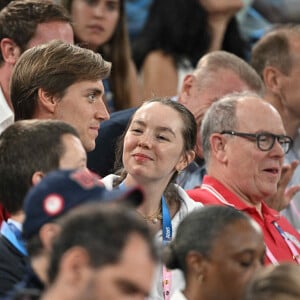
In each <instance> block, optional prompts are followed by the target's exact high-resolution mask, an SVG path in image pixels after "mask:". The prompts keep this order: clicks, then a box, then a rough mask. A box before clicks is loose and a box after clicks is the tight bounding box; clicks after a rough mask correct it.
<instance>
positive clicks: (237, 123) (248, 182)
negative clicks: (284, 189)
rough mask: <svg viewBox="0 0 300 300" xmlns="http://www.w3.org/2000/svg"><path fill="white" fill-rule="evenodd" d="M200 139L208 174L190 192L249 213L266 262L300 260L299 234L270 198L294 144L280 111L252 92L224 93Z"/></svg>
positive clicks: (208, 201)
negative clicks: (259, 232)
mask: <svg viewBox="0 0 300 300" xmlns="http://www.w3.org/2000/svg"><path fill="white" fill-rule="evenodd" d="M201 138H202V147H203V152H204V158H205V161H206V168H207V175H206V176H205V177H204V180H203V184H202V185H201V188H197V189H194V190H190V191H188V194H189V196H190V197H191V198H193V199H194V200H196V201H199V202H202V203H203V204H218V205H229V206H233V207H235V208H237V209H239V210H242V211H244V212H246V213H248V214H249V215H250V216H251V217H252V218H253V219H254V220H255V221H257V223H258V224H259V225H260V226H261V228H262V230H263V233H264V239H265V243H266V247H267V251H266V254H267V255H266V262H267V263H273V264H277V263H278V262H284V261H292V262H295V263H298V264H299V263H300V256H299V253H300V252H299V251H300V235H299V233H298V232H297V231H296V230H295V229H294V228H293V227H292V225H291V224H290V223H289V222H288V221H287V220H286V219H285V218H284V217H282V216H280V215H279V214H278V212H277V211H274V210H273V209H271V208H270V207H268V206H267V204H266V203H265V200H266V199H267V198H268V197H270V196H272V195H273V194H276V192H277V185H278V182H279V180H280V176H281V169H282V164H283V160H284V154H285V153H287V152H288V151H289V150H290V148H291V146H292V144H293V140H292V138H290V137H289V136H287V135H286V134H285V129H284V126H283V123H282V120H281V117H280V115H279V113H278V112H277V110H276V109H275V108H274V107H273V106H272V105H271V104H269V103H267V102H266V101H264V100H263V99H262V98H260V97H259V96H258V95H256V94H252V93H249V92H247V93H236V94H231V95H228V96H225V97H223V98H221V99H220V100H218V101H217V102H215V103H213V104H212V105H211V107H210V108H209V109H208V111H207V112H206V114H205V116H204V119H203V121H202V125H201Z"/></svg>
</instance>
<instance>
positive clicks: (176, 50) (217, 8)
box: [133, 0, 245, 98]
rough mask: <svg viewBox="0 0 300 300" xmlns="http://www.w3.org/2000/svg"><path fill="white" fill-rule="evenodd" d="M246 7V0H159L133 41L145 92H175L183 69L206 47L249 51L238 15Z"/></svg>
mask: <svg viewBox="0 0 300 300" xmlns="http://www.w3.org/2000/svg"><path fill="white" fill-rule="evenodd" d="M242 7H243V3H242V1H241V0H227V1H219V0H192V1H185V0H164V1H161V0H154V1H153V3H152V6H151V7H150V11H149V15H148V19H147V21H146V23H145V27H144V29H143V30H142V31H141V33H140V35H139V36H138V37H137V39H136V40H135V42H134V44H133V57H134V60H135V63H136V66H137V68H138V70H139V73H140V75H141V79H142V90H143V94H142V98H150V97H151V98H153V97H166V96H168V97H171V96H174V95H176V94H177V93H178V92H179V91H180V88H181V82H182V79H183V77H184V75H186V74H187V73H189V72H191V70H193V69H194V68H195V67H196V64H197V62H198V60H199V58H201V57H202V56H203V55H204V54H206V53H207V52H210V51H214V50H221V49H222V50H226V51H228V52H232V53H234V54H236V55H238V56H240V57H244V56H245V53H244V42H243V40H242V39H241V38H240V35H239V32H238V28H237V23H236V20H235V18H234V15H235V13H236V12H237V11H238V10H239V9H241V8H242ZM174 28H176V30H174Z"/></svg>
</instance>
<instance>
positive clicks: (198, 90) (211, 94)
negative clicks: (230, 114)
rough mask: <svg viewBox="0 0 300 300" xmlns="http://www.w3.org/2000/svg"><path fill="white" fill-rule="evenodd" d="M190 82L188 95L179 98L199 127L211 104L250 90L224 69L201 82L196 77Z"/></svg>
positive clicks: (234, 75) (233, 74)
mask: <svg viewBox="0 0 300 300" xmlns="http://www.w3.org/2000/svg"><path fill="white" fill-rule="evenodd" d="M190 80H191V83H190V85H191V87H190V90H189V93H188V94H184V93H183V95H181V97H184V98H185V100H184V101H185V103H184V105H185V106H186V107H187V108H188V109H189V110H190V111H191V112H192V113H193V115H194V117H195V119H196V122H197V125H198V126H199V127H200V125H201V121H202V119H203V116H204V114H205V112H206V111H207V110H208V108H209V107H210V106H211V105H212V103H213V102H215V101H216V100H218V99H219V98H221V97H223V96H225V95H227V94H229V93H233V92H242V91H247V90H250V88H249V86H248V85H247V84H246V83H245V82H244V81H242V80H241V79H240V78H239V77H238V76H237V75H236V74H235V73H233V72H232V71H230V70H225V69H220V70H218V71H217V72H214V73H213V74H211V76H210V77H209V78H206V79H205V78H204V79H203V80H202V79H201V80H200V79H197V77H193V78H191V79H190ZM199 81H200V82H199ZM216 82H217V83H218V84H216Z"/></svg>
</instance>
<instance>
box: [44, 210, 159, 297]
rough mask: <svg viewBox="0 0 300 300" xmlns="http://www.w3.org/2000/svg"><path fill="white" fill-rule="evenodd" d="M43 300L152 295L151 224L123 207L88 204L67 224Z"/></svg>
mask: <svg viewBox="0 0 300 300" xmlns="http://www.w3.org/2000/svg"><path fill="white" fill-rule="evenodd" d="M61 223H62V229H61V232H60V233H59V235H58V237H57V238H56V240H55V242H54V245H53V251H52V255H51V262H50V268H49V280H50V286H49V288H48V289H47V291H46V293H45V294H44V295H43V297H42V299H43V300H48V299H49V300H50V299H51V300H52V299H60V300H71V299H139V300H143V299H145V297H146V296H148V294H149V291H150V288H151V282H152V277H153V275H154V270H155V262H156V252H155V250H154V245H153V237H152V235H151V233H150V230H149V228H148V226H147V225H146V224H145V223H144V222H143V221H141V220H140V219H139V218H138V217H137V216H136V214H134V213H132V212H129V211H126V210H123V209H121V208H120V207H114V208H112V207H109V208H108V207H106V208H105V209H104V207H101V206H99V205H91V204H89V205H84V206H82V207H80V208H78V209H75V210H74V211H72V212H70V213H69V214H68V215H67V216H65V217H64V218H63V220H61Z"/></svg>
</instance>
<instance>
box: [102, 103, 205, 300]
mask: <svg viewBox="0 0 300 300" xmlns="http://www.w3.org/2000/svg"><path fill="white" fill-rule="evenodd" d="M196 137H197V126H196V122H195V119H194V116H193V115H192V113H191V112H190V111H189V110H188V109H187V108H185V107H184V106H183V105H182V104H180V103H178V102H175V101H172V100H170V99H161V98H158V99H152V100H149V101H147V102H145V103H144V104H143V105H142V106H141V107H140V108H139V109H138V110H137V111H136V112H135V114H134V115H133V117H132V119H131V121H130V123H129V127H128V129H127V130H126V131H125V135H124V137H123V140H122V141H121V144H120V146H121V148H120V150H119V154H120V155H119V156H120V157H121V166H120V167H121V169H120V172H119V174H120V176H116V175H113V174H112V175H108V176H106V177H105V178H104V179H103V182H104V184H105V185H106V187H107V188H108V189H112V188H120V189H122V188H124V187H130V186H136V185H138V186H140V187H141V188H142V189H143V191H144V195H145V197H144V201H143V203H142V204H141V205H140V206H138V207H137V213H138V214H139V215H140V216H141V218H143V219H144V220H145V222H147V223H148V225H149V227H151V229H152V230H153V231H154V232H155V233H156V240H157V242H158V243H159V244H162V243H168V242H169V241H170V240H171V239H172V237H173V235H174V233H175V232H176V229H177V226H178V224H179V223H180V222H181V220H182V219H183V218H184V217H185V216H186V215H187V214H188V213H189V212H191V211H192V210H194V209H195V208H197V207H199V205H198V204H197V203H196V202H194V201H192V200H191V199H190V198H189V197H188V196H187V194H186V192H185V191H184V190H183V189H182V188H181V187H179V186H178V185H176V184H175V183H174V182H175V178H176V175H177V174H178V172H180V171H182V170H183V169H184V168H185V167H186V166H187V165H188V164H189V163H190V162H191V161H192V160H193V159H194V157H195V150H194V149H195V144H196ZM201 206H202V205H200V207H201ZM180 275H181V274H180V273H179V272H178V271H177V272H170V271H168V270H167V269H166V268H164V267H162V265H160V267H159V268H158V270H157V276H156V279H155V283H154V286H153V290H152V293H151V296H150V299H169V297H170V294H172V293H173V291H174V290H175V289H176V288H178V286H182V284H183V280H182V276H180Z"/></svg>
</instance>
